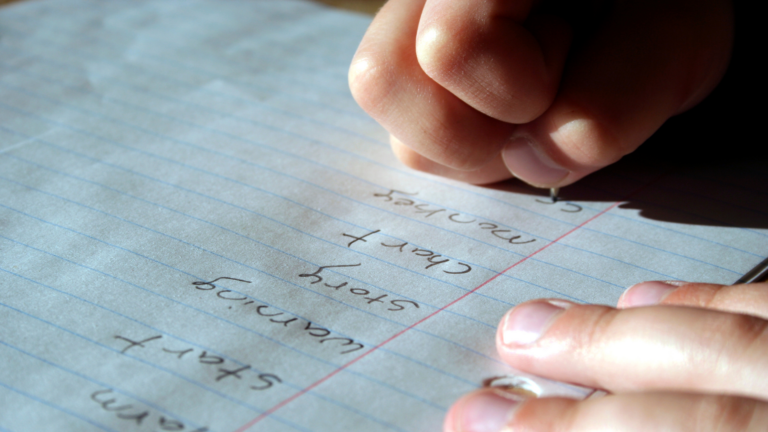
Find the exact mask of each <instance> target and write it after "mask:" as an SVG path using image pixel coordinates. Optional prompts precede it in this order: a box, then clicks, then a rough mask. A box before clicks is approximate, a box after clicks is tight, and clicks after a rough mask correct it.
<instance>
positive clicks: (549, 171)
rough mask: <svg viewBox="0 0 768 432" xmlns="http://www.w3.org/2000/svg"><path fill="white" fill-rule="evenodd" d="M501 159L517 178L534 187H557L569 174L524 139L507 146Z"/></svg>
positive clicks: (521, 138) (518, 139)
mask: <svg viewBox="0 0 768 432" xmlns="http://www.w3.org/2000/svg"><path fill="white" fill-rule="evenodd" d="M501 157H502V159H503V160H504V164H505V165H506V166H507V169H509V171H510V172H512V174H514V175H515V177H517V178H519V179H520V180H523V181H524V182H526V183H530V184H532V185H534V186H542V187H549V186H553V185H556V184H557V182H559V181H560V180H562V179H564V178H565V177H566V176H567V175H568V173H569V171H568V170H566V169H565V168H563V167H561V166H559V165H557V164H556V163H555V162H554V161H553V160H552V159H550V157H549V156H547V155H546V154H545V153H544V152H543V151H541V149H539V147H538V146H537V145H535V144H534V143H533V142H532V141H531V140H529V139H528V138H524V137H518V138H514V139H513V140H512V141H511V142H510V143H509V144H507V145H506V147H504V150H502V152H501Z"/></svg>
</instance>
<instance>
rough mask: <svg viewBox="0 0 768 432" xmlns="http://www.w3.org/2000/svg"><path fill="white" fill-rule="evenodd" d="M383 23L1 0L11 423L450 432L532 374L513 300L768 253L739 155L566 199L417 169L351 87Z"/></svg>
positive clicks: (30, 427)
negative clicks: (515, 332)
mask: <svg viewBox="0 0 768 432" xmlns="http://www.w3.org/2000/svg"><path fill="white" fill-rule="evenodd" d="M369 19H370V18H367V17H363V16H359V15H353V14H348V13H344V12H339V11H334V10H331V9H327V8H324V7H321V6H318V5H315V4H308V3H303V2H296V1H287V0H281V1H229V2H213V1H209V2H207V1H154V2H153V1H133V2H99V1H86V0H82V1H80V0H78V1H73V0H67V1H63V0H62V1H37V2H36V1H28V2H22V3H20V4H16V5H12V6H9V7H4V8H2V9H0V274H1V275H2V277H0V299H1V300H0V311H1V312H0V359H2V367H0V431H14V432H21V431H44V430H52V431H53V430H55V431H64V430H68V431H69V430H71V431H92V430H93V431H96V430H106V431H156V430H183V431H195V430H196V431H203V430H209V431H242V430H252V431H296V430H298V431H315V432H320V431H341V430H365V431H385V430H394V431H438V430H440V427H441V426H440V425H441V421H442V417H443V415H444V414H445V411H446V410H447V408H448V407H449V406H450V404H451V403H452V402H453V401H455V400H456V399H457V398H458V397H460V395H462V394H463V393H465V392H468V391H471V390H472V389H474V388H477V387H479V386H480V385H481V383H482V381H483V380H485V379H487V378H490V377H494V376H503V375H519V374H517V373H516V372H515V371H513V370H511V369H510V368H509V367H507V366H505V365H504V364H502V363H501V362H500V361H499V360H498V357H497V355H496V353H495V349H494V345H493V337H494V332H495V326H496V324H497V322H498V320H499V319H500V318H501V316H502V314H503V313H504V312H505V311H506V310H507V309H509V308H510V307H512V306H513V305H515V304H517V303H519V302H522V301H525V300H529V299H533V298H538V297H562V298H567V299H570V300H574V301H578V302H594V303H605V304H614V303H615V301H616V300H617V299H618V297H619V295H620V294H621V292H622V291H623V289H624V288H625V287H627V286H629V285H631V284H634V283H637V282H640V281H643V280H653V279H661V280H670V279H674V280H703V281H714V282H720V283H730V282H733V281H734V280H736V279H737V278H738V277H739V276H740V275H741V274H743V273H745V272H746V271H748V270H749V269H750V268H751V267H752V266H754V265H755V264H757V263H758V262H759V261H761V260H762V259H763V258H764V257H765V256H766V255H767V254H768V247H766V244H767V243H766V237H767V236H768V230H766V226H765V221H766V214H768V208H766V205H765V204H764V203H765V202H766V200H765V196H766V194H767V191H766V189H765V184H766V183H765V182H763V183H762V184H757V185H756V184H755V183H754V182H753V181H751V180H749V179H750V178H752V177H749V175H746V174H745V173H744V172H737V173H717V172H705V173H697V174H686V173H680V172H674V173H666V174H660V173H657V172H653V170H651V169H648V170H643V171H639V172H634V173H633V172H627V171H621V170H607V171H606V172H604V173H601V174H598V175H595V176H592V177H589V178H587V179H585V180H584V181H583V182H581V183H579V184H578V185H575V186H572V187H570V188H568V189H566V190H565V191H564V194H565V198H566V201H561V202H558V203H556V204H550V203H548V200H547V199H545V198H544V194H543V193H542V192H541V191H536V190H533V189H531V188H528V187H525V186H522V185H520V184H518V183H514V182H512V183H509V184H507V185H504V187H503V188H502V189H506V190H502V189H491V188H481V187H473V186H469V185H465V184H460V183H456V182H452V181H449V180H445V179H441V178H436V177H432V176H428V175H425V174H421V173H416V172H413V171H410V170H408V169H407V168H404V167H402V166H401V165H400V164H399V163H398V162H397V161H396V160H395V159H394V157H393V156H392V155H391V153H390V151H389V148H388V145H387V135H386V132H385V131H384V130H382V129H381V128H380V127H379V126H378V125H377V124H376V123H375V122H374V121H373V120H371V119H370V118H368V117H367V116H366V115H365V114H364V113H363V112H362V111H361V110H360V109H359V108H358V107H357V106H356V104H355V103H354V101H353V100H352V98H351V96H350V95H349V92H348V90H347V84H346V69H347V66H348V63H349V60H350V59H351V56H352V54H353V53H354V50H355V48H356V45H357V43H358V41H359V39H360V38H361V36H362V34H363V32H364V31H365V28H366V27H367V24H368V22H369ZM747 174H749V173H747ZM745 176H746V177H745ZM745 179H746V180H745ZM754 196H758V197H762V198H761V199H760V200H755V199H751V198H753V197H754ZM569 197H574V198H575V200H574V201H567V199H569ZM537 200H538V201H537ZM733 221H738V222H736V223H734V222H733ZM370 233H372V234H370ZM366 234H370V235H368V236H366ZM355 238H360V240H357V241H355V240H356V239H355ZM510 239H511V240H510ZM329 266H341V267H329ZM321 267H325V268H322V269H321ZM313 274H314V275H315V276H312V275H313ZM417 305H418V307H417ZM535 382H536V383H537V384H531V385H533V386H536V385H538V386H540V387H541V390H542V392H543V393H544V394H562V395H570V396H574V397H583V396H584V395H586V394H587V391H586V390H584V389H580V388H577V387H572V386H568V385H565V384H559V383H551V382H548V381H544V380H535Z"/></svg>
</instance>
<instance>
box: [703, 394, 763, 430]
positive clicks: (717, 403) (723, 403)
mask: <svg viewBox="0 0 768 432" xmlns="http://www.w3.org/2000/svg"><path fill="white" fill-rule="evenodd" d="M757 413H758V403H757V402H756V401H754V400H750V399H743V398H737V397H732V396H710V397H703V398H701V399H700V401H699V403H698V407H697V408H696V409H695V412H694V413H693V414H694V415H693V419H694V421H693V425H692V426H694V428H693V430H696V431H712V432H731V431H747V430H749V425H750V424H751V423H752V420H753V419H754V418H755V416H756V415H757Z"/></svg>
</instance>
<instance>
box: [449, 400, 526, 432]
mask: <svg viewBox="0 0 768 432" xmlns="http://www.w3.org/2000/svg"><path fill="white" fill-rule="evenodd" d="M523 400H524V399H523V398H521V397H519V396H517V395H514V394H506V393H504V392H501V391H485V392H479V393H474V394H471V395H469V396H467V397H465V398H464V399H463V400H461V401H460V402H459V404H458V406H457V407H456V409H455V410H452V411H453V412H452V413H451V415H450V416H449V417H448V418H447V419H446V428H445V430H448V431H456V432H458V431H462V432H464V431H472V432H502V431H504V430H506V426H507V424H508V423H509V421H510V420H511V419H512V416H513V415H514V414H515V410H516V409H517V407H518V406H519V405H520V403H521V402H522V401H523Z"/></svg>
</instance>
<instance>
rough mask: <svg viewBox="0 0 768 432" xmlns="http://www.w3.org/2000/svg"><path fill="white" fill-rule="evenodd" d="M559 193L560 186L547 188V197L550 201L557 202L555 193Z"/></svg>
mask: <svg viewBox="0 0 768 432" xmlns="http://www.w3.org/2000/svg"><path fill="white" fill-rule="evenodd" d="M559 193H560V188H549V197H550V198H551V199H552V202H557V194H559Z"/></svg>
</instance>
